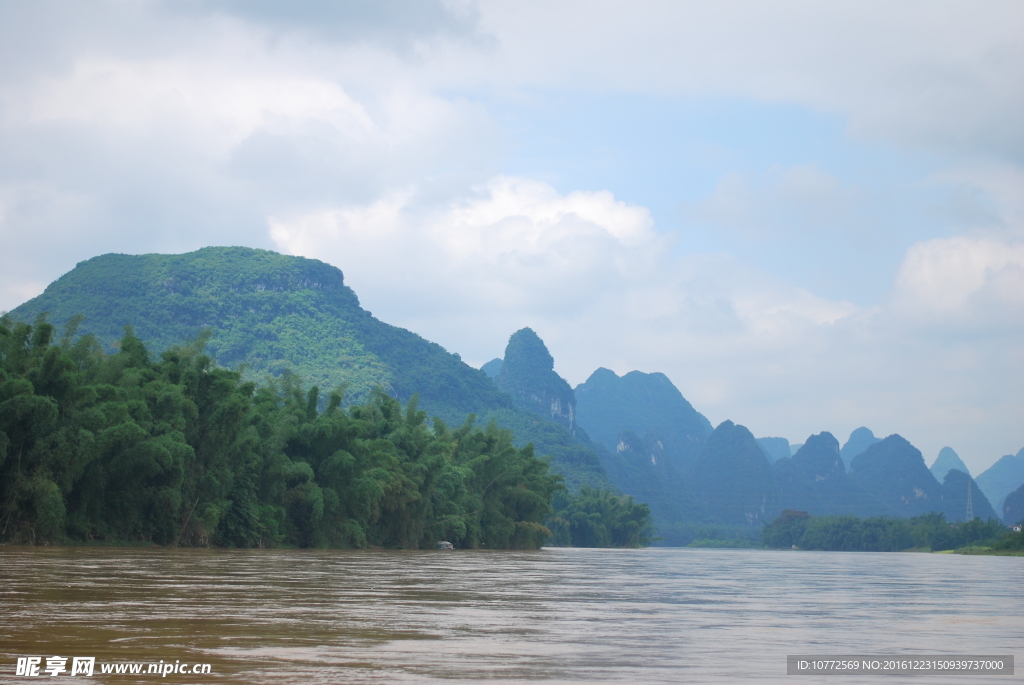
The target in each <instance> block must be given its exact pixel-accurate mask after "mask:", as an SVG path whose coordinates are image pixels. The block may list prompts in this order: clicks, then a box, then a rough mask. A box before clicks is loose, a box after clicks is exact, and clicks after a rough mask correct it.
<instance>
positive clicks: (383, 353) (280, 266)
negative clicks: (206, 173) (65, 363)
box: [10, 247, 609, 489]
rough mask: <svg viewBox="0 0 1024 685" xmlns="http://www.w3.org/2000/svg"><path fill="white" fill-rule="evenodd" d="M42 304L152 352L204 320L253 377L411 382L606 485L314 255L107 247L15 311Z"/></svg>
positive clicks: (438, 402)
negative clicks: (367, 304)
mask: <svg viewBox="0 0 1024 685" xmlns="http://www.w3.org/2000/svg"><path fill="white" fill-rule="evenodd" d="M43 313H48V315H49V321H50V322H51V323H54V324H56V325H58V326H60V325H64V324H65V323H67V322H69V321H72V320H73V319H74V317H75V316H76V315H78V314H82V315H84V316H85V319H84V320H82V321H81V323H80V324H79V325H78V333H79V334H93V335H95V336H96V337H97V339H98V340H99V341H100V343H101V344H102V345H104V346H105V347H107V348H111V347H112V346H114V345H115V344H116V343H117V341H118V340H120V338H121V336H122V335H123V333H124V330H123V329H124V326H126V325H130V326H132V327H133V328H134V331H135V334H136V335H137V336H138V337H139V338H141V339H142V340H143V342H144V343H145V344H146V346H147V349H148V350H149V352H150V354H151V355H152V356H154V357H156V356H157V355H159V353H161V352H162V351H164V350H166V349H168V348H170V347H171V346H173V345H179V344H182V343H184V342H185V341H187V340H189V339H191V338H195V337H197V336H200V335H202V334H203V331H204V329H207V328H209V329H210V333H209V336H210V337H209V339H208V340H207V342H206V349H207V352H208V353H209V354H210V355H211V356H212V357H213V358H214V359H215V360H216V361H217V362H218V363H219V364H220V365H222V366H227V367H239V368H242V369H244V373H245V374H246V376H247V377H248V378H251V379H253V380H257V381H259V380H263V379H264V378H265V377H266V376H267V375H270V376H280V375H282V374H285V373H288V372H295V373H297V374H298V375H299V377H300V378H301V380H302V381H303V382H304V383H305V384H306V385H318V386H320V388H321V389H322V390H323V391H324V392H322V393H321V397H325V398H326V397H327V396H328V392H327V391H328V390H331V389H334V388H338V387H344V388H345V389H346V394H345V401H346V403H357V402H360V401H362V400H364V399H366V398H368V397H369V395H370V393H371V392H372V390H373V389H374V388H375V387H378V386H379V387H381V388H383V389H384V390H385V391H386V392H387V393H388V394H389V395H391V396H393V397H396V398H398V399H400V400H401V401H403V402H407V401H408V400H409V398H411V397H412V395H413V394H416V393H418V394H419V396H420V403H419V408H420V409H421V410H424V411H426V412H428V414H429V415H431V416H439V417H441V418H443V419H444V420H445V421H447V422H448V423H451V424H461V423H462V422H463V421H464V420H465V419H466V417H467V415H469V414H476V415H477V416H478V417H479V422H478V423H479V424H483V425H485V424H486V423H487V422H488V421H490V420H491V419H494V420H495V421H496V422H497V423H498V424H499V425H500V426H502V427H505V428H509V429H510V430H512V431H513V432H514V434H515V444H516V447H522V446H524V445H525V444H526V443H527V442H533V443H534V448H535V452H536V454H537V455H538V456H546V455H551V456H552V457H553V458H552V461H551V466H552V468H553V469H554V470H555V471H558V472H560V473H562V475H563V476H564V477H565V480H566V483H567V485H569V487H570V488H571V489H578V487H579V486H580V485H581V484H589V485H592V486H593V487H609V485H608V480H607V478H606V477H605V474H604V470H603V468H602V467H601V465H600V459H599V458H598V457H597V456H596V454H595V453H594V451H593V450H592V449H590V448H588V447H586V446H582V447H581V446H580V444H579V441H578V440H577V439H575V438H574V437H573V436H572V435H570V434H569V433H568V432H567V431H566V430H565V429H563V428H562V427H561V426H559V425H558V424H557V423H553V422H552V421H550V420H548V421H542V420H539V419H538V418H537V416H535V415H534V414H532V413H529V412H524V411H522V410H521V409H517V408H516V407H515V406H513V399H512V398H511V397H510V396H509V395H508V394H506V393H504V392H502V391H501V390H500V389H499V388H498V387H496V386H495V384H494V382H493V381H492V380H491V378H490V377H489V376H488V374H487V373H486V372H485V371H481V370H479V369H474V368H472V367H470V366H468V365H466V364H464V363H463V362H462V360H461V359H460V357H459V355H457V354H451V353H449V352H448V351H447V350H445V349H444V348H443V347H441V346H440V345H438V344H436V343H432V342H429V341H427V340H424V339H423V338H421V337H420V336H418V335H416V334H415V333H412V332H410V331H407V330H405V329H403V328H398V327H396V326H391V325H388V324H386V323H384V322H382V321H379V320H378V319H376V318H374V317H373V316H372V315H371V313H370V312H368V311H366V310H365V309H363V308H362V307H360V305H359V300H358V298H357V297H356V294H355V293H354V292H353V291H352V290H351V289H350V288H348V287H347V286H345V283H344V277H343V275H342V272H341V271H340V270H339V269H337V268H335V267H333V266H331V265H329V264H325V263H324V262H321V261H318V260H315V259H306V258H303V257H291V256H286V255H280V254H277V253H275V252H269V251H267V250H255V249H250V248H244V247H209V248H204V249H202V250H198V251H196V252H190V253H187V254H181V255H160V254H149V255H119V254H108V255H102V256H100V257H95V258H93V259H90V260H88V261H85V262H82V263H80V264H78V265H77V266H76V267H75V268H74V269H73V270H72V271H70V272H68V273H67V274H65V275H64V276H62V277H61V278H59V279H57V280H56V281H54V282H53V283H51V284H50V285H49V286H48V287H47V288H46V290H45V291H44V292H43V294H42V295H40V296H39V297H36V298H34V299H32V300H30V301H28V302H26V303H25V304H23V305H21V306H20V307H18V308H16V309H14V310H13V311H12V312H10V316H11V317H12V318H13V319H15V320H22V321H33V320H35V319H36V317H38V316H39V315H41V314H43ZM531 333H532V331H531ZM541 346H543V343H541ZM512 352H513V354H512V356H513V358H515V357H516V351H515V349H513V351H512ZM542 354H547V351H546V349H544V350H543V351H542ZM548 357H550V355H548ZM527 366H529V364H527ZM512 367H513V368H516V367H517V364H516V363H515V362H513V363H512ZM548 369H549V371H550V366H549V367H548ZM550 373H552V374H553V373H554V372H553V371H551V372H550ZM506 376H507V374H506ZM556 378H557V376H556ZM557 381H560V382H561V386H560V390H561V392H562V394H561V396H560V398H561V399H562V401H563V406H569V407H570V409H569V411H572V409H571V405H572V401H571V396H572V390H571V389H570V388H569V385H568V384H567V383H565V381H562V380H561V379H560V378H559V379H557ZM555 385H557V382H556V383H555ZM545 387H546V386H545ZM520 399H522V398H520ZM560 418H564V417H560Z"/></svg>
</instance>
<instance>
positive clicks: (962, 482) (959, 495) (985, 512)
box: [938, 469, 1002, 521]
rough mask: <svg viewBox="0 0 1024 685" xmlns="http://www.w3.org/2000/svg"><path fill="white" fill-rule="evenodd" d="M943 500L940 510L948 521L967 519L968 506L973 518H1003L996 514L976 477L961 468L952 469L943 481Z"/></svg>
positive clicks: (985, 519) (983, 519)
mask: <svg viewBox="0 0 1024 685" xmlns="http://www.w3.org/2000/svg"><path fill="white" fill-rule="evenodd" d="M968 491H969V492H970V501H968V494H967V493H968ZM942 500H943V501H942V508H941V509H939V510H938V511H940V512H941V513H943V514H945V515H946V520H947V521H966V520H967V511H968V508H969V509H970V511H971V516H972V518H980V519H981V520H982V521H988V520H989V519H996V520H999V519H1000V518H1002V517H1001V516H998V515H997V514H996V512H995V510H994V509H993V508H992V505H991V504H990V503H989V501H988V498H986V497H985V494H984V493H983V492H982V491H981V488H979V487H978V484H977V483H975V482H974V479H972V478H971V477H970V476H969V475H968V474H966V473H964V472H963V471H961V470H959V469H950V471H949V472H948V473H947V474H946V476H945V479H944V480H943V483H942ZM968 504H969V505H970V506H969V507H968Z"/></svg>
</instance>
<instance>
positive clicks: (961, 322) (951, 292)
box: [895, 236, 1024, 335]
mask: <svg viewBox="0 0 1024 685" xmlns="http://www.w3.org/2000/svg"><path fill="white" fill-rule="evenodd" d="M895 300H896V308H897V311H899V312H900V313H901V314H902V315H903V316H905V317H908V318H909V319H911V320H913V321H919V322H927V323H933V324H939V325H942V324H945V325H947V326H950V325H952V326H956V327H958V328H969V329H970V330H971V332H972V333H974V334H975V335H977V334H979V333H982V332H990V331H991V330H992V328H993V327H995V328H997V329H1001V330H1007V331H1014V332H1018V333H1020V332H1024V242H1006V241H1003V240H996V239H992V238H972V237H967V236H960V237H956V238H938V239H935V240H928V241H925V242H922V243H918V244H916V245H914V246H913V247H911V249H910V250H909V251H908V253H907V256H906V258H905V259H904V261H903V264H902V265H901V267H900V270H899V273H898V275H897V277H896V290H895Z"/></svg>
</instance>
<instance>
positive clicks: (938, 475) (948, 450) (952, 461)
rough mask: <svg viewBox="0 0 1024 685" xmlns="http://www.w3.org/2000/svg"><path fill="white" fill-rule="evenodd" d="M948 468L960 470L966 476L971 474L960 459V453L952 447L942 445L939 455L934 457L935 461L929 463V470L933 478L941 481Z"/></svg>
mask: <svg viewBox="0 0 1024 685" xmlns="http://www.w3.org/2000/svg"><path fill="white" fill-rule="evenodd" d="M950 469H956V470H958V471H962V472H964V473H966V474H967V475H968V476H969V475H971V472H970V470H969V469H968V468H967V466H966V465H965V464H964V463H963V461H961V460H960V455H959V454H957V453H956V452H955V451H953V448H952V447H943V448H942V449H941V450H939V456H937V457H936V458H935V463H933V464H932V465H931V468H930V469H929V471H931V472H932V475H933V476H935V480H937V481H939V482H940V483H941V482H942V481H943V480H945V478H946V474H947V473H949V471H950Z"/></svg>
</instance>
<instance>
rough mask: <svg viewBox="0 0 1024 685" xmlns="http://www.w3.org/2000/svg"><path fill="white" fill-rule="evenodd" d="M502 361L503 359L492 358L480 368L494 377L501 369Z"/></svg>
mask: <svg viewBox="0 0 1024 685" xmlns="http://www.w3.org/2000/svg"><path fill="white" fill-rule="evenodd" d="M501 363H502V362H501V359H492V360H491V361H489V362H487V363H486V364H484V365H483V366H481V367H480V370H481V371H483V372H484V373H486V374H487V375H488V376H489V377H491V378H494V377H495V376H497V375H498V372H499V371H501Z"/></svg>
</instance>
